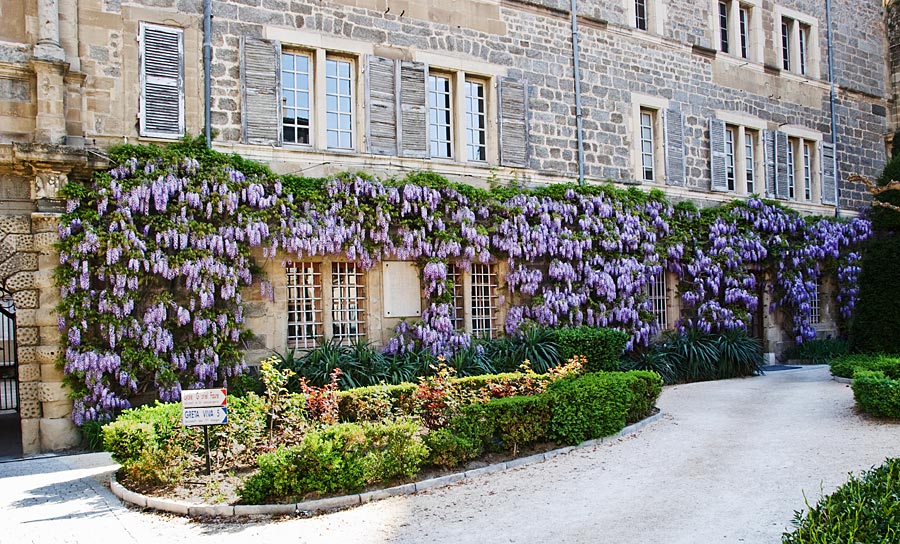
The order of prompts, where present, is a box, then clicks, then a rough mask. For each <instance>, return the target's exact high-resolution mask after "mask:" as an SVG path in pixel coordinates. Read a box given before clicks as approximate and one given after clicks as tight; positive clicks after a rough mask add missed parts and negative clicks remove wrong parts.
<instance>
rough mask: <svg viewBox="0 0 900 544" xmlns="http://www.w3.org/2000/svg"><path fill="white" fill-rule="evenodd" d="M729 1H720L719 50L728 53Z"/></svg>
mask: <svg viewBox="0 0 900 544" xmlns="http://www.w3.org/2000/svg"><path fill="white" fill-rule="evenodd" d="M729 45H730V44H729V43H728V2H719V50H720V51H722V52H723V53H728V49H729V47H728V46H729Z"/></svg>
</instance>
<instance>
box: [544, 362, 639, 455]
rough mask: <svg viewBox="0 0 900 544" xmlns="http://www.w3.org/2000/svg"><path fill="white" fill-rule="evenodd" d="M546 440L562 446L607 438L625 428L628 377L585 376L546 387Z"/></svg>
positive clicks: (629, 394)
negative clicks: (548, 412)
mask: <svg viewBox="0 0 900 544" xmlns="http://www.w3.org/2000/svg"><path fill="white" fill-rule="evenodd" d="M547 394H548V395H549V396H550V398H551V404H552V408H551V410H552V415H551V420H550V437H551V438H553V439H555V440H558V441H560V442H562V443H565V444H579V443H581V442H584V441H585V440H591V439H594V438H601V437H604V436H609V435H611V434H614V433H616V432H618V431H619V430H621V429H622V428H623V427H624V426H625V421H626V417H627V415H628V412H629V410H630V409H631V402H632V398H633V395H632V392H631V388H630V387H629V378H628V377H627V375H626V374H625V373H621V372H610V373H605V372H596V373H589V374H585V375H584V376H581V377H579V378H574V379H572V378H567V379H562V380H559V381H557V382H554V383H552V384H550V387H548V388H547Z"/></svg>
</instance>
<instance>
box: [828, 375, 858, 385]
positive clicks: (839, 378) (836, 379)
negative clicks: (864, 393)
mask: <svg viewBox="0 0 900 544" xmlns="http://www.w3.org/2000/svg"><path fill="white" fill-rule="evenodd" d="M831 378H832V379H833V380H834V381H836V382H838V383H849V384H852V383H853V378H842V377H840V376H832V377H831Z"/></svg>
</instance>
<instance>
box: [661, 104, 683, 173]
mask: <svg viewBox="0 0 900 544" xmlns="http://www.w3.org/2000/svg"><path fill="white" fill-rule="evenodd" d="M663 115H664V116H665V125H664V126H665V141H666V184H667V185H678V186H682V185H684V181H685V175H684V116H683V115H682V114H681V112H680V111H675V110H666V111H665V112H664V113H663Z"/></svg>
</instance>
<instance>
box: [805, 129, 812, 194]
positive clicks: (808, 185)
mask: <svg viewBox="0 0 900 544" xmlns="http://www.w3.org/2000/svg"><path fill="white" fill-rule="evenodd" d="M803 198H805V199H806V200H812V142H804V143H803Z"/></svg>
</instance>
